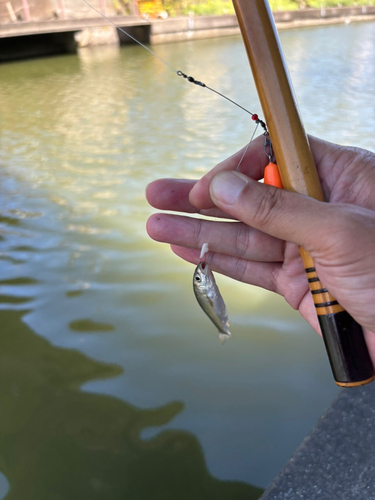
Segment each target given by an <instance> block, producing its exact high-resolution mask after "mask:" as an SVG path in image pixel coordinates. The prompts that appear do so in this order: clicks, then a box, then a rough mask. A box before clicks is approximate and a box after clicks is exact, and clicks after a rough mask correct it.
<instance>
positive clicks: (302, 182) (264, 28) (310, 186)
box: [233, 0, 374, 387]
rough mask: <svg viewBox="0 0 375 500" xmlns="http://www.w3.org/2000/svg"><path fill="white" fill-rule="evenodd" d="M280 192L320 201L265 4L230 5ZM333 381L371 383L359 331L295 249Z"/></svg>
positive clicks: (241, 0)
mask: <svg viewBox="0 0 375 500" xmlns="http://www.w3.org/2000/svg"><path fill="white" fill-rule="evenodd" d="M233 4H234V8H235V11H236V14H237V18H238V23H239V26H240V29H241V33H242V37H243V39H244V43H245V47H246V51H247V55H248V58H249V61H250V66H251V70H252V73H253V77H254V81H255V85H256V87H257V91H258V95H259V100H260V102H261V105H262V109H263V113H264V118H265V121H266V124H267V127H268V130H269V134H270V138H271V141H272V148H273V151H274V154H275V157H276V162H277V165H278V167H279V171H280V175H281V179H282V182H283V186H284V189H287V190H289V191H295V192H297V193H301V194H304V195H307V196H311V197H312V198H315V199H317V200H320V201H324V196H323V192H322V189H321V185H320V181H319V176H318V173H317V170H316V167H315V163H314V159H313V156H312V153H311V150H310V146H309V143H308V140H307V136H306V133H305V130H304V127H303V124H302V120H301V117H300V114H299V110H298V105H297V101H296V98H295V96H294V93H293V90H292V83H291V80H290V77H289V74H288V71H287V67H286V64H285V61H284V57H283V53H282V49H281V45H280V41H279V37H278V34H277V30H276V26H275V23H274V20H273V16H272V12H271V9H270V7H269V4H268V1H267V0H233ZM300 251H301V256H302V260H303V263H304V266H305V271H306V276H307V279H308V282H309V285H310V289H311V292H312V297H313V300H314V304H315V308H316V312H317V315H318V319H319V324H320V327H321V330H322V335H323V339H324V342H325V346H326V349H327V352H328V357H329V360H330V363H331V368H332V371H333V375H334V378H335V381H336V383H337V384H338V385H340V386H344V387H345V386H347V387H352V386H356V385H363V384H366V383H369V382H371V381H372V380H373V378H374V368H373V365H372V361H371V359H370V356H369V353H368V350H367V347H366V343H365V340H364V337H363V331H362V328H361V326H360V325H359V324H358V323H356V322H355V320H354V319H353V318H352V317H351V316H350V315H349V314H348V313H347V312H346V311H345V310H344V309H343V308H342V307H341V305H340V304H339V303H338V302H337V301H336V299H335V298H334V297H333V296H332V295H331V294H330V293H329V292H327V291H326V289H325V287H324V285H323V284H322V283H321V282H320V280H319V277H318V275H317V274H316V270H315V265H314V261H313V259H312V258H311V256H310V254H309V253H308V252H307V251H306V250H304V249H303V248H301V249H300Z"/></svg>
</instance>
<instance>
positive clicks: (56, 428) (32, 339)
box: [0, 310, 262, 500]
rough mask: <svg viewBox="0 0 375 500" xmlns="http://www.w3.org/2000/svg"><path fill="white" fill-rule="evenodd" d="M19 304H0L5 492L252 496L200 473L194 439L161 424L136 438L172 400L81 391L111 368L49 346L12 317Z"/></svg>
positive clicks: (28, 497) (52, 498)
mask: <svg viewBox="0 0 375 500" xmlns="http://www.w3.org/2000/svg"><path fill="white" fill-rule="evenodd" d="M23 314H25V312H19V311H14V310H13V311H9V310H8V311H6V310H5V311H4V310H3V311H1V312H0V324H1V337H0V370H1V377H0V408H1V419H0V470H1V471H2V472H3V473H4V474H5V476H6V477H7V479H8V481H9V483H10V490H9V493H8V495H7V496H6V500H21V499H22V500H44V499H45V500H47V499H48V500H65V499H67V500H68V499H69V500H74V499H80V500H82V499H90V500H91V499H106V500H116V499H121V500H123V499H125V498H126V500H133V499H134V500H157V499H160V500H162V499H163V500H168V499H171V500H172V499H173V500H176V499H179V500H200V499H202V500H203V499H204V500H209V499H212V500H224V499H225V500H226V499H228V500H229V499H230V500H240V499H241V500H242V499H246V500H252V499H257V498H259V496H260V494H261V493H262V490H260V489H258V488H255V487H253V486H250V485H247V484H244V483H240V482H234V481H221V480H218V479H216V478H214V477H212V476H211V475H210V473H209V472H208V470H207V466H206V464H205V460H204V456H203V452H202V449H201V447H200V444H199V442H198V441H197V439H196V438H195V436H194V435H193V434H191V433H189V432H185V431H176V430H166V431H163V432H161V433H160V434H159V435H157V436H156V437H155V438H153V439H150V440H146V441H145V440H142V439H141V438H140V433H141V431H142V430H143V429H144V428H146V427H149V426H161V425H164V424H166V423H167V422H169V421H170V420H171V419H172V418H173V417H174V416H175V415H176V414H178V413H179V412H181V411H182V410H183V403H181V402H172V403H170V404H167V405H165V406H162V407H160V408H157V409H152V410H144V409H140V408H136V407H135V406H132V405H130V404H128V403H126V402H124V401H122V400H119V399H115V398H113V397H109V396H106V395H98V394H91V393H86V392H82V391H81V390H80V386H81V385H82V384H83V383H85V382H87V381H89V380H93V379H98V378H105V377H114V376H116V375H118V374H120V373H121V369H120V368H118V367H117V366H112V365H109V364H104V363H100V362H98V361H94V360H92V359H89V358H88V357H86V356H84V355H83V354H81V353H79V352H77V351H74V350H68V349H62V348H57V347H54V346H52V345H51V344H50V343H49V342H47V341H46V340H45V339H43V338H41V337H39V336H38V335H36V334H35V333H34V332H33V331H32V330H31V329H30V328H28V327H27V326H26V325H25V324H24V323H23V322H22V315H23Z"/></svg>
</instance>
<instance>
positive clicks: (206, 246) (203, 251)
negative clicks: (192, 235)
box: [199, 123, 259, 261]
mask: <svg viewBox="0 0 375 500" xmlns="http://www.w3.org/2000/svg"><path fill="white" fill-rule="evenodd" d="M258 127H259V123H257V124H256V126H255V129H254V131H253V133H252V134H251V137H250V141H249V142H248V143H247V146H246V147H245V151H244V152H243V154H242V156H241V159H240V161H239V162H238V165H237V167H236V168H235V170H234V171H235V172H238V171H239V168H240V166H241V163H242V161H243V159H244V158H245V156H246V153H247V151H248V149H249V147H250V144H251V143H252V141H253V139H254V136H255V134H256V132H257V130H258ZM218 212H219V209H218V208H217V209H216V215H214V220H213V221H212V226H211V231H210V232H209V234H208V237H207V243H203V245H202V248H201V253H200V256H199V258H200V259H204V261H206V253H208V252H209V251H210V248H209V242H210V239H211V237H212V233H213V230H214V228H215V223H216V222H218Z"/></svg>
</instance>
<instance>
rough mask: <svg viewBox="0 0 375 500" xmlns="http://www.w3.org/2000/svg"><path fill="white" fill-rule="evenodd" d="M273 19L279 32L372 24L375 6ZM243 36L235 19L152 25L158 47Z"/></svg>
mask: <svg viewBox="0 0 375 500" xmlns="http://www.w3.org/2000/svg"><path fill="white" fill-rule="evenodd" d="M273 15H274V18H275V22H276V26H277V28H278V29H279V30H281V29H291V28H301V27H308V26H318V25H327V24H339V23H349V22H352V21H371V20H374V19H375V6H367V7H346V8H342V7H340V8H329V9H328V8H327V9H325V8H322V9H303V10H293V11H280V12H279V11H277V12H274V13H273ZM239 33H240V31H239V29H238V23H237V18H236V16H234V15H226V16H197V17H183V18H175V19H167V20H165V21H152V22H151V29H150V43H151V44H153V45H154V44H159V43H171V42H182V41H186V40H196V39H201V38H214V37H220V36H229V35H237V34H239Z"/></svg>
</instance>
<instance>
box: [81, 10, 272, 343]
mask: <svg viewBox="0 0 375 500" xmlns="http://www.w3.org/2000/svg"><path fill="white" fill-rule="evenodd" d="M82 1H83V2H84V3H85V4H86V5H88V6H89V7H90V8H91V9H92V10H94V11H95V12H96V13H97V14H99V15H100V16H101V17H102V18H104V19H106V20H107V21H108V22H109V23H110V24H112V25H113V26H115V27H116V28H117V29H118V30H119V31H121V32H123V33H124V34H125V35H127V36H128V37H129V38H130V39H131V40H133V41H134V42H135V43H137V44H138V45H140V46H141V47H143V48H144V49H145V50H147V51H148V52H149V53H150V54H151V55H152V56H153V57H155V58H156V59H158V60H159V61H161V62H162V63H163V64H164V65H165V66H167V67H168V68H169V69H170V70H172V71H173V72H174V73H175V74H176V75H177V76H179V77H182V78H183V79H185V80H186V81H188V82H189V83H192V84H194V85H197V86H198V87H201V88H203V89H205V90H208V91H210V92H212V93H214V94H216V95H218V96H219V97H221V98H223V99H225V100H227V101H228V102H230V103H231V104H233V105H235V106H237V107H238V108H240V109H242V110H243V111H245V112H246V113H247V114H248V115H250V116H251V119H252V120H253V121H254V122H255V129H254V131H253V132H252V134H251V138H250V141H249V143H248V144H247V146H246V148H245V149H244V152H243V154H242V157H241V159H240V161H239V163H238V165H237V168H236V170H238V169H239V167H240V165H241V163H242V161H243V159H244V157H245V155H246V153H247V150H248V148H249V146H250V144H251V142H252V140H253V138H254V136H255V134H256V132H257V130H258V127H259V126H260V127H261V128H262V129H263V134H264V136H265V138H266V141H267V143H266V144H267V146H269V148H270V151H271V153H270V156H269V155H268V154H267V153H266V154H267V156H269V157H270V161H271V156H272V150H271V142H270V139H269V134H268V130H267V125H266V123H265V122H264V121H263V120H261V119H260V118H259V116H258V115H257V114H256V113H252V112H251V111H249V110H248V109H246V108H244V107H243V106H241V105H240V104H238V103H237V102H235V101H234V100H233V99H231V98H229V97H228V96H226V95H224V94H222V93H221V92H219V91H218V90H216V89H214V88H212V87H209V86H208V85H206V84H205V83H203V82H201V81H199V80H197V79H195V78H194V77H192V76H189V75H187V74H186V73H184V72H182V71H179V70H176V69H175V68H174V67H173V66H171V64H170V63H169V62H167V61H165V60H164V59H162V58H161V57H160V56H158V55H157V54H156V53H155V52H154V51H153V50H151V49H150V48H149V47H146V46H145V45H144V44H143V43H141V42H140V41H139V40H137V39H136V38H135V37H133V36H132V35H131V34H130V33H128V32H127V31H125V30H124V29H123V28H122V27H120V26H118V25H117V24H116V23H114V22H113V21H112V20H111V19H109V18H108V17H107V16H105V15H104V14H103V13H101V12H99V11H98V10H97V9H96V8H94V7H93V6H92V5H91V4H90V3H89V2H88V1H87V0H82ZM275 166H276V165H275ZM276 168H277V167H276ZM214 224H215V221H214V222H213V225H212V228H211V233H210V236H211V234H212V230H213V227H214ZM207 252H208V243H204V244H203V246H202V250H201V255H200V259H201V260H202V259H203V258H204V260H203V261H201V262H200V263H199V265H198V266H197V268H196V269H195V271H194V277H193V288H194V293H195V296H196V298H197V300H198V303H199V305H200V306H201V308H202V309H203V311H204V312H205V313H206V314H207V316H208V317H209V318H210V320H211V321H212V322H213V323H214V325H215V326H216V327H217V328H218V330H219V338H220V342H221V343H224V342H225V340H226V339H228V338H229V337H231V333H230V331H229V330H228V327H229V322H228V314H227V309H226V306H225V303H224V300H223V298H222V296H221V293H220V291H219V288H218V286H217V284H216V281H215V278H214V275H213V273H212V271H211V269H210V266H209V264H208V263H206V261H205V257H204V256H205V254H206V253H207Z"/></svg>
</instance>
